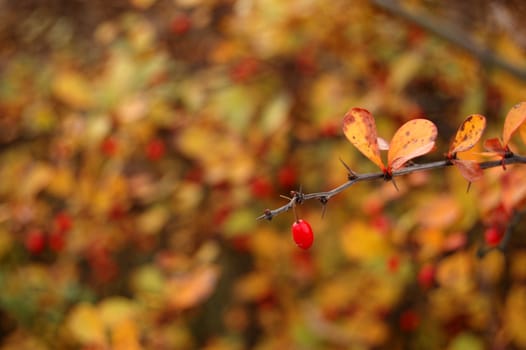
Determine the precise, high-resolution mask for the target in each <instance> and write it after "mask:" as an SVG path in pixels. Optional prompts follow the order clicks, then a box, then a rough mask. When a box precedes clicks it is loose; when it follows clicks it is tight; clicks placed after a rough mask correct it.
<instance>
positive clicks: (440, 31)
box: [373, 0, 526, 80]
mask: <svg viewBox="0 0 526 350" xmlns="http://www.w3.org/2000/svg"><path fill="white" fill-rule="evenodd" d="M373 3H374V4H375V5H376V6H378V7H380V8H382V9H384V10H387V11H389V12H391V13H393V14H394V15H396V16H399V17H401V18H403V19H405V20H406V21H409V22H412V23H414V24H416V25H417V26H419V27H421V28H424V29H425V30H427V31H428V32H431V33H433V34H435V35H436V36H438V37H441V38H442V39H445V40H447V41H449V42H450V43H452V44H454V45H456V46H458V47H461V48H462V49H464V50H466V51H467V52H468V53H469V54H471V55H472V56H474V57H476V58H477V59H478V60H479V61H480V62H482V63H483V64H488V65H493V66H495V67H499V68H501V69H503V70H505V71H507V72H508V73H511V74H512V75H514V76H516V77H518V78H520V79H522V80H526V67H519V66H516V65H514V64H513V63H511V62H509V61H506V60H504V59H503V58H501V57H499V56H498V55H496V54H494V53H493V51H492V50H490V49H487V48H484V47H482V46H480V45H478V44H477V43H476V42H475V41H473V40H472V39H471V38H470V37H469V36H467V35H466V34H465V33H464V32H463V31H462V30H460V29H458V28H455V26H454V25H453V24H452V23H445V22H443V21H442V22H437V21H435V20H434V19H433V18H430V17H429V16H425V15H422V14H417V13H412V12H410V11H408V10H406V9H405V8H403V7H402V6H400V5H399V4H398V2H397V1H392V0H373Z"/></svg>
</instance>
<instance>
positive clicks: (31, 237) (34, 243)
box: [24, 230, 46, 254]
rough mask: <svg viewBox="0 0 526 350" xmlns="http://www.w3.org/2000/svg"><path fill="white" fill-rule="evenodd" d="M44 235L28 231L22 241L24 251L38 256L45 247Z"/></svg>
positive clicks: (38, 231)
mask: <svg viewBox="0 0 526 350" xmlns="http://www.w3.org/2000/svg"><path fill="white" fill-rule="evenodd" d="M45 243H46V242H45V239H44V233H43V232H42V231H40V230H32V231H30V232H29V233H28V234H27V236H26V239H25V241H24V245H25V246H26V249H27V251H28V252H30V253H31V254H39V253H41V252H42V251H43V250H44V246H45Z"/></svg>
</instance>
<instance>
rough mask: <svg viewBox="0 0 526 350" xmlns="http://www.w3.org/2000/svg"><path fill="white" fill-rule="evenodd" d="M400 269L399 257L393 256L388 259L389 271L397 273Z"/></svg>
mask: <svg viewBox="0 0 526 350" xmlns="http://www.w3.org/2000/svg"><path fill="white" fill-rule="evenodd" d="M399 268H400V257H399V256H397V255H393V256H391V257H389V259H387V269H388V270H389V271H390V272H393V273H395V272H396V271H398V269H399Z"/></svg>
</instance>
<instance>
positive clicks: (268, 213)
mask: <svg viewBox="0 0 526 350" xmlns="http://www.w3.org/2000/svg"><path fill="white" fill-rule="evenodd" d="M517 163H522V164H526V157H523V156H520V155H516V154H513V153H509V154H506V156H505V157H504V158H502V159H501V160H491V161H486V162H480V163H478V165H479V166H480V168H481V169H489V168H495V167H500V166H502V167H504V166H505V165H508V164H517ZM452 165H453V163H452V162H451V161H449V160H442V161H437V162H431V163H423V164H414V165H410V166H407V167H405V168H402V169H399V170H396V171H393V173H392V176H391V177H387V176H386V174H384V173H383V172H379V173H367V174H356V173H354V172H352V171H351V170H350V169H349V168H348V167H347V166H346V168H347V169H348V176H347V177H348V180H347V182H345V183H343V184H341V185H340V186H338V187H336V188H333V189H332V190H329V191H326V192H314V193H302V192H301V191H292V192H291V198H290V200H289V202H288V203H287V204H285V205H283V206H281V207H279V208H276V209H273V210H271V209H265V212H264V213H263V215H260V216H258V217H257V220H261V219H267V220H269V221H270V220H272V218H273V217H275V216H276V215H279V214H281V213H284V212H286V211H288V210H289V209H291V208H292V207H293V206H294V205H296V204H302V203H303V202H304V201H306V200H310V199H318V200H319V201H320V202H321V203H322V205H323V206H325V205H326V204H327V203H328V201H329V199H331V198H332V197H334V196H335V195H337V194H339V193H341V192H343V191H345V190H346V189H347V188H349V187H351V186H352V185H354V184H355V183H357V182H360V181H371V180H377V179H383V180H385V181H389V180H391V179H392V178H394V177H396V176H402V175H407V174H410V173H414V172H417V171H424V170H431V169H439V168H445V167H448V166H452ZM285 198H288V197H285Z"/></svg>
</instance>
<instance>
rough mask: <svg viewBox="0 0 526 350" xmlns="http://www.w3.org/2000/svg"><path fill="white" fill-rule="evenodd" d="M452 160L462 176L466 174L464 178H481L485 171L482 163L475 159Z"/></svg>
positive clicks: (470, 180) (472, 179)
mask: <svg viewBox="0 0 526 350" xmlns="http://www.w3.org/2000/svg"><path fill="white" fill-rule="evenodd" d="M451 162H453V164H455V166H456V167H457V169H458V170H459V171H460V174H462V176H464V178H465V179H466V180H468V181H469V182H474V181H477V180H479V179H480V178H481V177H482V175H483V173H484V172H483V171H482V169H481V168H480V165H479V164H478V163H477V162H475V161H473V160H468V159H452V160H451Z"/></svg>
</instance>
